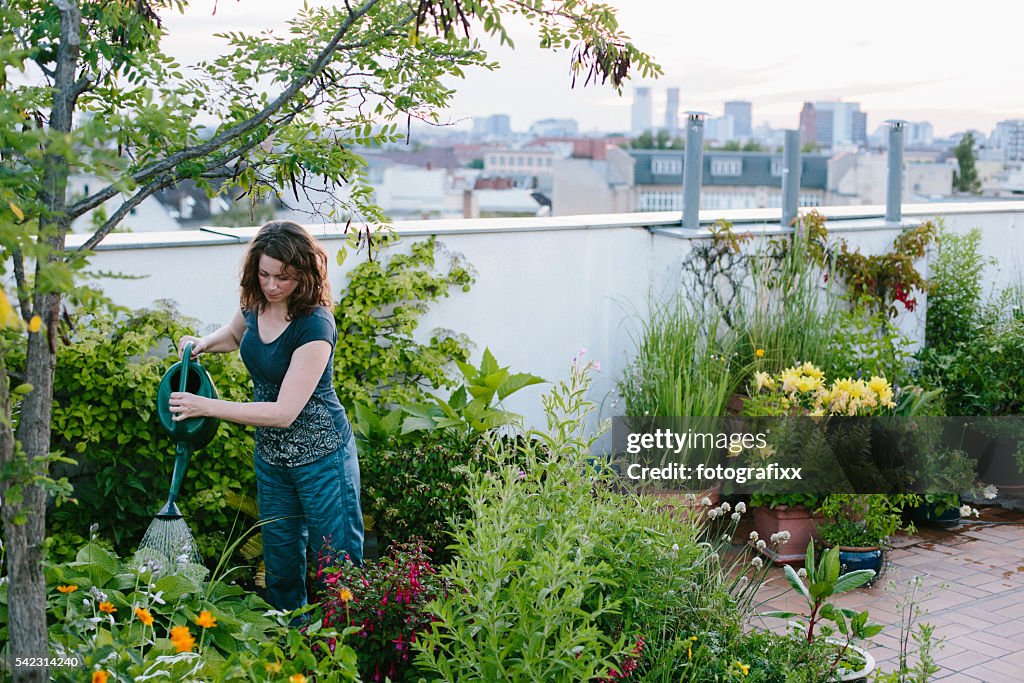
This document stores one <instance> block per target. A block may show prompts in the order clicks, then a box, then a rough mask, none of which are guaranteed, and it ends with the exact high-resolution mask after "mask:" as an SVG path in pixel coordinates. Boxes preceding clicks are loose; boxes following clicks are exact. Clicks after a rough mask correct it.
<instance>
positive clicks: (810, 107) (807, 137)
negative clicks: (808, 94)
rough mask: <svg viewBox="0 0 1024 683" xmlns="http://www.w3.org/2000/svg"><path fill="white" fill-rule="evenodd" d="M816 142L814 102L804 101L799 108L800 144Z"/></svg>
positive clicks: (816, 122)
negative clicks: (802, 106)
mask: <svg viewBox="0 0 1024 683" xmlns="http://www.w3.org/2000/svg"><path fill="white" fill-rule="evenodd" d="M817 142H818V117H817V112H815V111H814V104H812V103H811V102H804V108H803V109H801V110H800V144H801V145H813V144H817Z"/></svg>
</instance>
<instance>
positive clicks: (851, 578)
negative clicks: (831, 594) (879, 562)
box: [834, 569, 875, 593]
mask: <svg viewBox="0 0 1024 683" xmlns="http://www.w3.org/2000/svg"><path fill="white" fill-rule="evenodd" d="M873 578H875V571H874V570H873V569H858V570H857V571H854V572H848V573H846V574H843V575H842V576H840V577H839V578H838V579H837V580H836V582H835V588H834V591H835V592H836V593H845V592H846V591H848V590H853V589H854V588H860V587H861V586H863V585H864V584H866V583H867V582H868V581H870V580H871V579H873Z"/></svg>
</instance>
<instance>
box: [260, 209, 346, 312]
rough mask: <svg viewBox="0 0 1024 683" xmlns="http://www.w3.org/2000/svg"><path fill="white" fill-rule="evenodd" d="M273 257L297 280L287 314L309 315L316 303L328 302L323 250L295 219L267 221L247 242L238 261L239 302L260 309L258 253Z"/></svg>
mask: <svg viewBox="0 0 1024 683" xmlns="http://www.w3.org/2000/svg"><path fill="white" fill-rule="evenodd" d="M264 254H266V255H267V256H269V257H270V258H272V259H277V260H278V261H280V262H281V263H282V264H283V265H284V269H285V270H286V271H288V272H289V274H290V275H291V276H292V277H294V278H295V279H296V280H297V283H296V286H295V290H294V291H293V292H292V295H291V296H290V297H288V318H289V319H291V320H294V319H295V318H298V317H300V316H304V315H309V314H310V313H312V312H313V310H314V309H316V308H318V307H320V306H330V305H331V303H332V299H331V283H330V282H329V281H328V280H327V252H326V251H324V248H323V247H321V246H320V244H319V243H318V242H317V241H316V240H315V239H313V237H312V235H310V234H309V233H308V232H306V229H305V228H303V227H302V226H301V225H299V224H298V223H293V222H292V221H271V222H269V223H267V224H266V225H264V226H263V227H262V228H260V231H259V232H258V233H256V237H254V238H253V239H252V242H250V243H249V250H248V251H247V252H246V253H245V260H244V261H243V263H242V278H241V290H242V292H241V297H240V300H241V306H242V309H243V310H246V311H262V310H263V309H264V308H265V307H266V305H267V299H266V297H265V296H263V290H262V289H261V288H260V257H261V256H263V255H264Z"/></svg>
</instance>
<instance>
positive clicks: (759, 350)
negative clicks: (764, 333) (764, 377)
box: [754, 349, 764, 358]
mask: <svg viewBox="0 0 1024 683" xmlns="http://www.w3.org/2000/svg"><path fill="white" fill-rule="evenodd" d="M754 355H755V356H757V357H758V358H764V349H758V350H757V351H754Z"/></svg>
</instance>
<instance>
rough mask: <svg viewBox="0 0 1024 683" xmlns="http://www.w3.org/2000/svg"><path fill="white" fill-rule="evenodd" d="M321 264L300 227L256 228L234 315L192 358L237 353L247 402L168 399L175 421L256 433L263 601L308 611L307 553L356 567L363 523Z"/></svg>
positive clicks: (196, 340)
mask: <svg viewBox="0 0 1024 683" xmlns="http://www.w3.org/2000/svg"><path fill="white" fill-rule="evenodd" d="M330 304H331V295H330V284H329V283H328V281H327V254H326V252H325V251H324V250H323V248H322V247H320V245H318V244H317V243H316V241H315V240H314V239H313V238H312V237H311V236H310V235H309V233H307V232H306V231H305V230H304V229H303V228H302V226H300V225H298V224H296V223H292V222H290V221H274V222H271V223H267V224H266V225H264V226H263V227H262V228H261V229H260V231H259V233H258V234H257V235H256V237H255V238H254V239H253V241H252V243H251V244H250V245H249V250H248V252H247V253H246V256H245V261H244V264H243V266H242V281H241V306H240V308H239V310H238V311H236V312H235V315H234V317H233V318H232V320H231V322H230V323H228V324H227V325H225V326H224V327H221V328H220V329H219V330H217V331H216V332H213V333H211V334H208V335H206V336H205V337H191V336H185V337H182V338H181V341H180V342H179V345H178V354H179V355H180V354H181V353H183V351H184V345H185V344H186V343H188V342H191V343H192V355H193V356H197V355H198V354H200V353H227V352H230V351H234V350H235V349H239V350H240V352H241V356H242V361H243V362H244V363H245V367H246V368H248V370H249V373H250V375H252V381H253V385H254V393H255V398H254V402H252V403H235V402H232V401H221V400H214V399H210V398H205V397H202V396H197V395H195V394H190V393H183V392H175V393H172V394H171V401H170V409H171V412H172V413H174V419H175V420H186V419H189V418H193V417H204V416H207V417H214V418H219V419H222V420H228V421H230V422H237V423H239V424H244V425H252V426H254V427H256V453H255V456H254V463H255V468H256V485H257V502H258V504H259V509H260V518H261V520H263V522H264V524H263V525H262V526H261V530H262V532H263V559H264V562H265V564H266V577H267V600H268V602H270V604H272V605H273V606H274V607H275V608H277V609H282V610H292V609H296V608H298V607H301V606H302V605H304V604H306V583H305V577H306V549H307V546H309V547H311V548H312V549H313V551H314V552H318V551H319V550H321V549H322V548H324V547H328V546H329V547H330V549H331V550H332V552H334V553H336V554H341V553H347V554H348V556H349V557H350V558H351V559H352V560H353V561H354V562H356V563H361V562H362V555H363V517H362V512H361V509H360V505H359V461H358V459H357V457H356V443H355V437H354V435H353V433H352V427H351V426H350V425H349V422H348V419H347V418H346V416H345V410H344V408H342V406H341V403H340V402H339V401H338V396H337V394H336V393H335V391H334V385H333V383H332V381H331V369H332V367H333V363H332V362H331V361H332V357H333V354H334V344H335V342H336V341H337V337H338V335H337V329H336V328H335V324H334V316H333V315H332V314H331V310H330V308H329V306H330Z"/></svg>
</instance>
